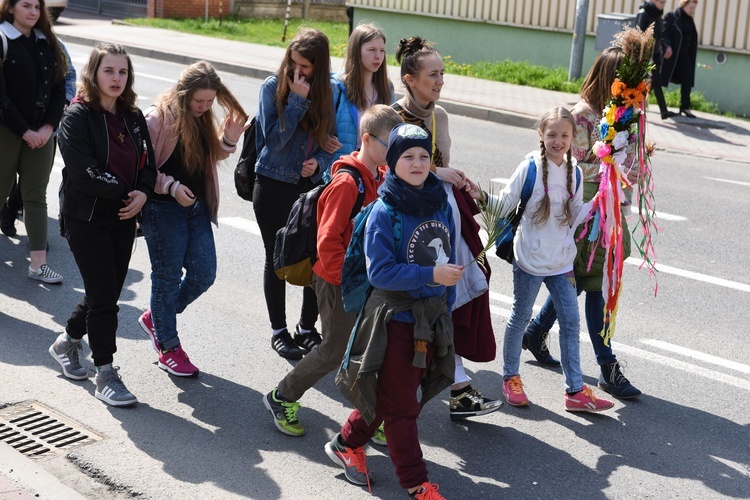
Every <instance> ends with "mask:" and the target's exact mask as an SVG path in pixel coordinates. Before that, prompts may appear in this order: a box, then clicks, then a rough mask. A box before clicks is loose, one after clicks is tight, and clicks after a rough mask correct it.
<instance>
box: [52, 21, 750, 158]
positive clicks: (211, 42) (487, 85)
mask: <svg viewBox="0 0 750 500" xmlns="http://www.w3.org/2000/svg"><path fill="white" fill-rule="evenodd" d="M55 30H56V31H57V33H58V34H59V35H60V37H61V38H62V39H63V40H64V41H68V42H73V43H80V44H85V45H94V44H95V43H97V42H100V41H109V42H114V43H119V44H122V45H124V46H125V47H127V48H128V50H129V52H131V53H132V54H136V55H141V56H146V57H153V58H157V59H162V60H167V61H170V62H177V63H182V64H189V63H191V62H193V61H196V60H199V59H205V60H207V61H209V62H211V63H213V64H214V65H215V66H216V67H217V68H218V69H219V70H222V71H230V72H233V73H237V74H243V75H247V76H251V77H256V78H264V77H265V76H267V75H269V74H271V73H272V72H274V71H275V70H277V69H278V67H279V64H280V62H281V59H282V58H283V56H284V52H285V49H283V48H280V47H268V46H265V45H257V44H250V43H244V42H236V41H231V40H222V39H219V38H212V37H206V36H200V35H190V34H186V33H179V32H175V31H169V30H161V29H156V28H146V27H138V26H129V25H125V24H122V23H115V24H113V22H112V21H111V20H110V19H107V18H103V17H99V16H96V15H91V14H86V13H81V12H77V11H66V12H65V14H64V15H63V17H62V18H61V19H60V21H59V22H58V23H57V24H56V25H55ZM342 62H343V60H342V59H340V58H333V59H332V61H331V65H332V69H333V70H334V71H336V70H338V69H339V68H341V66H342ZM388 72H389V76H390V78H391V80H392V81H393V82H394V84H395V85H396V90H397V91H399V90H400V84H399V80H400V73H399V69H398V68H395V67H389V71H388ZM577 100H578V96H577V95H575V94H568V93H564V92H555V91H550V90H543V89H536V88H532V87H524V86H520V85H513V84H508V83H500V82H491V81H488V80H480V79H477V78H470V77H464V76H458V75H446V76H445V86H444V87H443V91H442V96H441V100H440V104H441V105H442V106H443V107H445V108H446V109H447V110H448V112H450V113H456V114H460V115H465V116H470V117H472V118H478V119H483V120H490V121H494V122H498V123H503V124H507V125H514V126H521V127H529V128H530V127H532V126H533V124H534V122H535V121H536V119H537V118H538V117H539V116H541V115H542V114H544V112H546V111H547V110H549V109H550V108H553V107H555V106H566V107H570V106H572V105H573V104H575V103H576V101H577ZM695 114H696V116H697V117H698V118H696V119H689V118H684V117H676V118H674V119H668V120H661V117H660V116H659V115H658V113H652V114H651V115H650V117H652V121H651V122H650V123H649V128H648V140H649V141H650V142H653V143H654V144H655V145H656V148H657V149H661V150H666V151H670V152H675V153H682V154H687V155H690V156H699V157H705V158H721V159H726V160H730V161H738V162H743V163H750V158H749V157H748V154H747V146H748V145H749V144H750V122H747V121H743V120H736V119H730V118H724V117H721V116H717V115H711V114H707V113H700V112H696V113H695Z"/></svg>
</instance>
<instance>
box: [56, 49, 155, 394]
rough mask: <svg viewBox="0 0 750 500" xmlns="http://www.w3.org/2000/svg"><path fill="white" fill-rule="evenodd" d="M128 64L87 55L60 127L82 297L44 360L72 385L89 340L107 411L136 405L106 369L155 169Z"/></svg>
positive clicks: (118, 54)
mask: <svg viewBox="0 0 750 500" xmlns="http://www.w3.org/2000/svg"><path fill="white" fill-rule="evenodd" d="M133 79H134V74H133V65H132V63H131V61H130V57H129V56H128V54H127V52H125V49H124V48H123V47H122V46H120V45H115V44H110V43H103V44H99V45H97V46H96V48H94V50H93V52H92V53H91V55H90V56H89V59H88V61H87V62H86V65H85V66H84V68H83V72H82V75H81V84H80V86H79V91H78V95H77V96H76V97H75V98H74V99H73V101H72V103H71V105H70V107H68V110H67V111H66V113H65V116H64V117H63V120H62V123H61V126H60V135H59V140H60V152H61V153H62V157H63V161H64V162H65V167H64V168H63V176H62V177H63V181H62V186H61V188H60V207H61V212H62V220H61V222H62V226H61V231H62V233H63V235H64V236H65V237H66V238H67V240H68V244H69V245H70V250H71V251H72V252H73V257H75V261H76V264H77V265H78V269H79V271H80V272H81V278H83V286H84V295H83V298H82V299H81V301H80V303H79V304H78V305H77V306H76V308H75V309H74V310H73V312H72V313H71V315H70V317H69V318H68V323H67V326H66V327H65V331H64V332H63V333H62V334H60V336H59V337H58V338H57V340H55V342H54V344H52V346H51V347H50V348H49V353H50V354H51V355H52V357H53V358H54V359H55V361H57V362H58V363H59V364H60V366H61V367H62V371H63V374H64V375H65V376H66V377H68V378H70V379H73V380H85V379H86V378H88V374H87V372H86V370H85V369H84V368H83V367H82V366H81V363H80V352H81V350H82V348H81V339H82V338H83V336H84V335H86V334H88V336H89V344H90V346H91V354H92V357H93V358H94V365H96V391H95V392H94V395H95V396H96V397H97V398H98V399H100V400H102V401H104V402H105V403H107V404H110V405H112V406H128V405H132V404H135V403H137V402H138V400H137V398H136V397H135V396H134V395H133V394H132V393H131V392H130V391H129V390H128V389H127V388H126V387H125V384H124V383H123V382H122V379H121V378H120V375H119V374H118V368H117V367H114V366H112V362H113V355H114V353H115V352H116V351H117V345H116V332H117V312H118V310H119V308H118V306H117V301H118V300H119V298H120V292H121V291H122V287H123V284H124V283H125V276H126V275H127V272H128V265H129V264H130V256H131V254H132V253H133V240H134V239H135V231H136V216H137V215H138V214H139V213H140V211H141V208H142V207H143V205H144V203H146V200H147V199H148V197H149V196H151V193H152V192H153V190H154V183H155V181H156V167H155V165H154V153H153V149H152V148H151V140H150V138H149V135H148V127H147V125H146V120H145V119H144V117H143V114H142V113H141V111H140V110H139V109H138V107H137V106H136V100H137V98H136V94H135V92H134V91H133Z"/></svg>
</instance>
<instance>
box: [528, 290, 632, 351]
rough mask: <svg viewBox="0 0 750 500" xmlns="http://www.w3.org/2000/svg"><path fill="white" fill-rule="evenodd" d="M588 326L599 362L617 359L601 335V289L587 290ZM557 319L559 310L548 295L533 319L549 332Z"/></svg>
mask: <svg viewBox="0 0 750 500" xmlns="http://www.w3.org/2000/svg"><path fill="white" fill-rule="evenodd" d="M577 291H578V295H581V292H582V291H583V290H581V289H580V288H578V289H577ZM585 313H586V326H587V327H588V330H589V338H590V339H591V345H593V346H594V354H595V355H596V362H597V364H599V365H600V366H601V365H606V364H607V363H613V362H615V361H617V357H616V356H615V355H614V353H613V352H612V347H611V345H610V346H607V345H604V339H603V338H602V336H601V335H599V334H600V333H601V331H602V329H603V328H604V296H603V295H602V292H601V290H595V291H593V290H589V291H587V292H586V308H585ZM556 320H557V312H555V304H554V303H553V302H552V298H551V297H547V301H546V302H545V303H544V305H543V306H542V310H541V311H539V314H538V315H537V317H536V318H534V319H533V320H531V321H532V322H534V323H536V326H537V327H538V328H540V329H541V330H543V331H545V332H548V331H549V330H550V328H552V325H554V324H555V321H556Z"/></svg>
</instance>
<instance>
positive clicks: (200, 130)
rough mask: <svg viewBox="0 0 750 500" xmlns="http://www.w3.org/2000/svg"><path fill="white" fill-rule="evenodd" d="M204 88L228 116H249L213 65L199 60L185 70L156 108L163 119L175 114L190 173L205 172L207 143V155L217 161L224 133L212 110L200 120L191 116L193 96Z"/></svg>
mask: <svg viewBox="0 0 750 500" xmlns="http://www.w3.org/2000/svg"><path fill="white" fill-rule="evenodd" d="M205 89H207V90H214V91H216V101H217V102H218V103H219V105H220V106H221V107H222V108H223V109H224V112H225V114H229V113H236V114H239V115H240V116H242V117H243V118H244V119H247V113H245V110H244V109H243V108H242V105H241V104H240V103H239V101H237V99H236V98H235V97H234V95H233V94H232V93H231V92H230V91H229V89H228V88H227V87H226V86H225V85H224V83H223V82H222V81H221V78H220V77H219V75H218V74H217V73H216V69H214V67H213V66H212V65H211V64H209V63H207V62H206V61H198V62H196V63H193V64H191V65H190V66H188V67H187V68H185V69H184V70H183V71H182V75H180V79H179V80H178V81H177V84H176V85H175V86H174V87H172V88H171V89H169V90H168V91H166V92H165V93H164V94H162V95H160V96H159V97H158V98H157V100H156V104H155V106H156V108H157V109H158V111H159V116H160V117H161V118H162V120H163V117H164V115H165V114H166V113H172V115H173V116H174V118H175V122H174V131H175V132H176V133H177V135H178V136H179V138H180V143H181V144H182V158H183V161H184V166H185V168H186V169H187V170H188V171H189V172H194V171H196V170H201V171H202V170H203V169H204V167H205V151H204V150H203V145H204V144H205V145H207V146H208V156H209V159H210V161H211V163H212V164H214V163H216V162H217V161H218V158H219V154H220V150H221V139H220V132H222V133H223V129H221V128H220V126H219V124H218V123H217V122H216V116H215V115H214V113H213V110H211V109H209V110H208V111H206V112H205V113H203V114H202V115H201V116H199V117H198V118H195V117H193V115H192V113H190V101H191V99H192V98H193V94H195V92H196V91H198V90H205Z"/></svg>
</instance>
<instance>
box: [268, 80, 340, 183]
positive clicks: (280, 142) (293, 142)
mask: <svg viewBox="0 0 750 500" xmlns="http://www.w3.org/2000/svg"><path fill="white" fill-rule="evenodd" d="M277 86H278V84H277V80H276V75H272V76H269V77H268V78H266V80H265V81H264V82H263V85H261V87H260V98H259V104H258V114H257V115H256V116H257V120H258V131H259V133H256V135H255V141H256V145H257V148H258V151H260V153H259V154H258V161H257V162H256V163H255V172H256V173H258V174H260V175H264V176H266V177H269V178H271V179H275V180H277V181H282V182H288V183H290V184H296V183H297V182H299V180H300V177H301V175H300V174H301V172H302V162H304V161H305V160H306V159H307V158H308V156H307V149H308V141H309V140H313V139H311V138H310V135H309V134H308V133H306V132H304V131H303V130H302V129H301V128H300V127H299V126H298V125H299V123H300V121H301V120H302V117H304V116H305V113H306V112H307V110H308V109H309V107H310V100H309V99H303V98H302V97H300V96H299V95H297V94H295V93H294V92H290V93H289V99H288V101H287V104H286V107H285V108H284V123H283V126H282V123H281V120H280V118H279V114H278V112H277V110H276V89H277ZM309 158H315V159H316V160H317V161H318V171H317V172H316V173H315V174H314V175H313V176H312V177H310V180H311V181H313V182H315V183H317V182H318V181H320V179H321V178H322V177H323V172H326V171H327V170H329V169H330V168H331V163H333V158H334V156H333V154H330V153H326V152H325V151H324V150H323V149H321V148H320V146H319V145H318V144H317V143H315V142H314V140H313V148H312V153H311V154H310V155H309ZM337 158H338V157H337Z"/></svg>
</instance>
